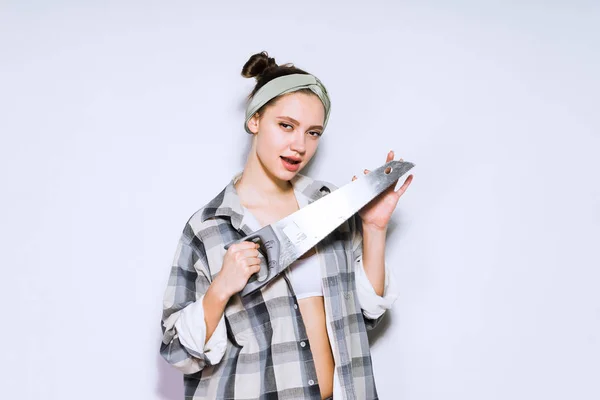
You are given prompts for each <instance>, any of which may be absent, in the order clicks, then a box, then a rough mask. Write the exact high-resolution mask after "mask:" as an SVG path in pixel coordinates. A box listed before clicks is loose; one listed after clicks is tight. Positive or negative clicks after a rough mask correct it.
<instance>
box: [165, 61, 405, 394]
mask: <svg viewBox="0 0 600 400" xmlns="http://www.w3.org/2000/svg"><path fill="white" fill-rule="evenodd" d="M242 75H243V76H245V77H256V80H257V83H256V87H255V88H254V90H253V92H252V93H251V95H250V101H249V103H248V107H247V110H246V121H245V125H244V128H245V130H246V131H247V132H248V133H249V134H251V135H252V147H251V149H250V152H249V154H248V158H247V162H246V165H245V167H244V170H243V171H242V172H241V173H238V174H236V175H235V176H234V177H233V178H232V180H231V182H229V184H228V185H227V186H226V187H225V188H224V189H223V191H222V192H221V193H219V194H218V195H217V196H216V197H215V198H214V199H213V200H211V201H210V202H209V203H208V204H206V205H205V206H204V207H202V208H201V209H200V210H198V211H197V212H196V213H194V214H193V215H192V216H191V218H190V219H189V220H188V222H187V223H186V225H185V227H184V229H183V232H182V235H181V238H180V240H179V243H178V246H177V250H176V254H175V257H174V262H173V266H172V269H171V275H170V278H169V283H168V287H167V289H166V292H165V297H164V312H163V318H162V330H163V340H162V345H161V350H160V352H161V354H162V356H163V357H164V358H165V359H166V360H167V361H168V362H169V363H170V364H172V365H173V366H175V367H176V368H178V369H179V370H181V371H182V372H183V373H184V384H185V396H186V399H327V398H332V396H333V398H334V399H336V400H342V399H359V400H363V399H376V398H377V391H376V388H375V381H374V379H373V370H372V366H371V356H370V350H369V342H368V339H367V329H371V328H373V327H374V326H375V325H376V324H377V323H378V322H379V321H380V320H381V318H382V316H383V314H384V312H385V311H386V310H387V309H389V308H390V307H391V305H392V303H393V302H394V300H395V299H396V297H397V296H398V293H397V290H396V286H395V285H396V284H395V280H394V278H393V274H392V271H391V269H388V268H387V266H386V264H385V260H384V257H385V238H386V228H387V224H388V222H389V220H390V216H391V214H392V212H393V211H394V209H395V207H396V205H397V203H398V199H399V198H400V196H401V195H402V194H403V193H404V192H405V190H406V189H407V188H408V186H409V185H410V182H411V180H412V175H411V176H409V177H408V178H407V179H406V181H405V182H404V184H403V185H402V186H401V187H400V188H399V189H398V190H397V191H395V190H394V186H395V185H392V186H391V187H390V188H389V189H388V190H386V191H385V192H384V193H382V194H381V195H380V196H378V197H377V198H375V199H374V200H373V201H372V202H371V203H369V204H368V205H367V206H365V207H364V208H363V209H362V210H361V211H360V212H359V213H357V214H355V216H354V217H352V218H350V219H349V220H348V221H346V222H344V223H343V224H342V225H341V226H340V227H339V228H338V229H336V230H335V231H334V232H332V233H331V234H330V235H329V236H327V237H326V238H325V239H324V240H322V241H321V242H319V244H317V245H316V246H315V247H314V248H313V249H312V250H311V251H309V252H307V253H306V254H305V255H303V256H302V257H301V258H300V259H299V260H297V261H296V262H295V263H293V264H292V265H290V267H288V268H287V269H286V270H285V272H284V273H283V274H281V275H280V276H278V277H277V278H275V279H274V280H273V281H271V282H270V283H269V284H267V285H265V286H263V287H262V288H261V289H259V290H257V291H256V292H254V293H252V294H250V295H248V296H244V297H242V296H240V295H239V292H240V291H241V290H242V289H243V288H244V286H245V285H246V283H247V282H248V280H249V279H255V278H256V275H254V274H256V273H257V272H259V271H260V267H261V264H264V263H265V259H264V257H263V255H262V254H261V253H259V251H258V245H257V244H255V243H253V242H241V243H238V244H235V245H232V246H231V247H229V248H228V249H227V250H225V249H224V245H225V244H227V243H229V242H231V241H233V240H236V239H239V238H241V237H243V236H245V235H248V234H250V233H251V232H254V231H256V230H258V229H260V228H261V227H263V226H265V225H268V224H271V223H273V222H276V221H278V220H280V219H282V218H284V217H286V216H287V215H289V214H291V213H293V212H295V211H297V210H298V209H299V208H300V207H304V206H306V205H307V204H310V203H311V202H313V201H315V200H317V199H319V198H320V197H322V196H325V195H327V194H328V193H330V192H331V191H333V190H336V189H337V187H336V186H334V185H333V184H331V183H328V182H323V181H318V180H313V179H311V178H309V177H307V176H304V175H301V174H300V173H299V172H300V171H301V170H302V168H304V167H305V166H306V165H307V164H308V163H309V162H310V160H311V159H312V157H313V155H314V154H315V152H316V150H317V147H318V146H319V142H320V141H321V140H322V135H323V131H324V129H325V126H326V124H327V121H328V119H329V111H330V101H329V95H328V93H327V90H326V89H325V87H324V86H323V84H322V83H321V82H320V81H319V80H318V79H317V78H316V77H314V76H313V75H310V74H308V73H307V72H305V71H302V70H300V69H298V68H295V67H294V66H293V65H290V64H286V65H281V66H278V65H277V64H276V63H275V60H274V59H273V58H270V57H269V56H268V55H267V53H266V52H263V53H259V54H255V55H253V56H252V57H250V59H249V60H248V62H246V64H245V65H244V67H243V69H242ZM393 157H394V154H393V152H390V153H389V154H388V155H387V158H386V162H387V161H391V160H393ZM368 172H369V171H368V170H365V171H364V173H368ZM354 179H356V176H354V177H353V180H354Z"/></svg>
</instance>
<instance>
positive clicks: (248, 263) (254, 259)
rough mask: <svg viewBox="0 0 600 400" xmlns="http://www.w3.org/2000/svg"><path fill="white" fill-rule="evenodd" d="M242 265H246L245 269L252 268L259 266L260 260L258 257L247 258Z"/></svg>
mask: <svg viewBox="0 0 600 400" xmlns="http://www.w3.org/2000/svg"><path fill="white" fill-rule="evenodd" d="M244 263H245V264H246V267H252V266H254V265H259V266H260V258H258V257H248V258H246V259H245V260H244Z"/></svg>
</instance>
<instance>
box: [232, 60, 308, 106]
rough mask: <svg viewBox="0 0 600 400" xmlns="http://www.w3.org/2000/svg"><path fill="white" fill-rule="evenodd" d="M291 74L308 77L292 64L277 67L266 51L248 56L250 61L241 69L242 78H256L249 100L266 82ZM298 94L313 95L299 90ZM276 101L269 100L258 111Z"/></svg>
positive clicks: (304, 90)
mask: <svg viewBox="0 0 600 400" xmlns="http://www.w3.org/2000/svg"><path fill="white" fill-rule="evenodd" d="M292 74H305V75H309V73H308V72H306V71H303V70H301V69H300V68H296V67H295V66H294V64H291V63H288V64H282V65H277V63H276V62H275V59H274V58H273V57H269V54H268V53H267V52H266V51H263V52H260V53H256V54H253V55H252V56H250V59H249V60H248V61H246V64H244V67H243V68H242V76H243V77H244V78H256V85H255V86H254V89H253V90H252V93H250V95H249V96H248V98H249V99H251V98H252V96H254V95H255V94H256V92H258V90H259V89H260V88H261V87H263V86H264V85H265V84H267V82H269V81H271V80H273V79H275V78H279V77H281V76H285V75H292ZM298 92H305V93H309V94H314V93H313V92H312V91H311V90H310V89H300V90H298ZM276 99H277V97H276V98H274V99H271V100H270V101H269V102H268V103H266V104H265V105H264V106H262V107H261V109H260V110H259V114H260V111H261V110H263V109H264V108H265V107H267V106H268V105H269V104H272V102H274V101H275V100H276Z"/></svg>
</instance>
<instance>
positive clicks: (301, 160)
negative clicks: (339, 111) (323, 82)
mask: <svg viewBox="0 0 600 400" xmlns="http://www.w3.org/2000/svg"><path fill="white" fill-rule="evenodd" d="M324 121H325V108H324V107H323V103H322V102H321V100H319V98H318V97H317V96H316V95H312V94H307V93H302V92H292V93H289V94H286V95H283V96H281V97H279V98H278V99H277V100H276V101H275V103H274V104H270V105H269V106H267V107H266V108H265V109H264V110H263V112H262V115H260V116H259V117H257V116H256V115H255V116H254V117H253V118H251V119H250V121H248V128H249V129H250V131H251V132H253V133H254V148H255V150H256V155H257V157H258V160H259V162H260V163H261V165H262V166H263V168H265V170H266V171H267V173H270V174H271V175H272V176H274V177H277V178H279V179H281V180H284V181H288V180H290V179H291V178H292V177H293V176H294V175H296V174H297V173H298V172H299V171H300V170H302V168H304V167H305V166H306V164H308V162H309V161H310V159H311V158H312V157H313V155H314V154H315V152H316V150H317V146H318V145H319V138H320V136H321V133H322V132H323V122H324Z"/></svg>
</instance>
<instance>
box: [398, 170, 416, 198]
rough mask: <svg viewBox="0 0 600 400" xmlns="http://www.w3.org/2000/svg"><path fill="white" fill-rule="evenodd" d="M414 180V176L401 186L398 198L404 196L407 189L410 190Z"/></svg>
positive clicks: (409, 177)
mask: <svg viewBox="0 0 600 400" xmlns="http://www.w3.org/2000/svg"><path fill="white" fill-rule="evenodd" d="M412 180H413V176H412V175H409V176H408V178H406V180H405V181H404V183H403V184H402V186H400V189H398V190H396V193H398V196H402V194H404V192H406V189H408V187H409V186H410V183H411V182H412Z"/></svg>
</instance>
